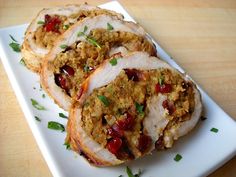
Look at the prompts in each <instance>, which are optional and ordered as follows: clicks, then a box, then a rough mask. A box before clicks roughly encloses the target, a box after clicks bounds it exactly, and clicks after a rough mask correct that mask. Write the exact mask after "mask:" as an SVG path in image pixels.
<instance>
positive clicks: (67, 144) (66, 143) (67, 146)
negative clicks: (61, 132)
mask: <svg viewBox="0 0 236 177" xmlns="http://www.w3.org/2000/svg"><path fill="white" fill-rule="evenodd" d="M63 145H65V146H66V149H68V150H70V149H71V148H70V143H69V142H65V143H64V144H63Z"/></svg>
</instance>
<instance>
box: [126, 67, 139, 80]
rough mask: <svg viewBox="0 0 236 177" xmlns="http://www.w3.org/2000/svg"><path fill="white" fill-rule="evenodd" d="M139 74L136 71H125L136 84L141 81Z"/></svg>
mask: <svg viewBox="0 0 236 177" xmlns="http://www.w3.org/2000/svg"><path fill="white" fill-rule="evenodd" d="M137 72H138V71H137V70H136V69H125V74H126V75H127V76H128V79H129V80H132V81H135V82H137V81H139V77H138V74H137Z"/></svg>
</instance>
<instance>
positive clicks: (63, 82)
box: [55, 74, 67, 90]
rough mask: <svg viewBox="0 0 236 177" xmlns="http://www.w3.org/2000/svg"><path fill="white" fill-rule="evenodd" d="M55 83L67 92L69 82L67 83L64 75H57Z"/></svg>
mask: <svg viewBox="0 0 236 177" xmlns="http://www.w3.org/2000/svg"><path fill="white" fill-rule="evenodd" d="M55 82H56V84H57V85H58V86H60V87H61V88H63V89H65V90H67V81H66V78H65V77H63V75H61V74H56V75H55Z"/></svg>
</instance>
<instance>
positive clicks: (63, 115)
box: [58, 112, 68, 119]
mask: <svg viewBox="0 0 236 177" xmlns="http://www.w3.org/2000/svg"><path fill="white" fill-rule="evenodd" d="M58 115H59V117H61V118H65V119H68V117H67V116H66V115H65V114H63V113H62V112H60V113H59V114H58Z"/></svg>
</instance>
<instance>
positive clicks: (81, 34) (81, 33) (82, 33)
mask: <svg viewBox="0 0 236 177" xmlns="http://www.w3.org/2000/svg"><path fill="white" fill-rule="evenodd" d="M84 35H85V34H84V32H81V31H80V32H78V33H77V36H78V37H80V36H84Z"/></svg>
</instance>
